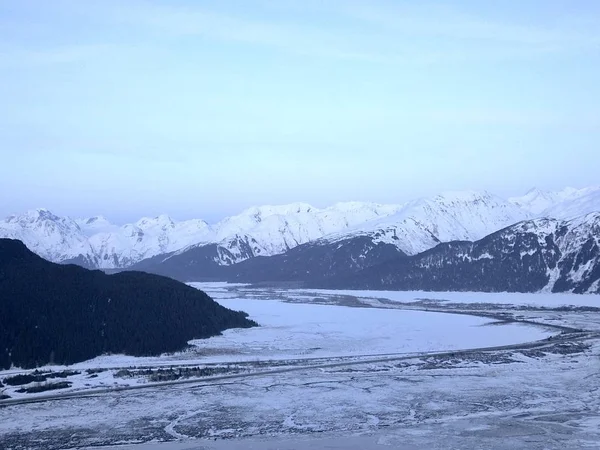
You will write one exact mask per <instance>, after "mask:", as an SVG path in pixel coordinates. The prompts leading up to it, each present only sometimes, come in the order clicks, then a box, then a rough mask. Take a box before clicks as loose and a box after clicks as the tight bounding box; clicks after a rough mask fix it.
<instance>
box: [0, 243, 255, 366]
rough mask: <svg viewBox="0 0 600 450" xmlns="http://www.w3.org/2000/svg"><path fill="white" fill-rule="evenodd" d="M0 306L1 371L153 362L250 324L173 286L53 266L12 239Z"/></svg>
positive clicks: (0, 246)
mask: <svg viewBox="0 0 600 450" xmlns="http://www.w3.org/2000/svg"><path fill="white" fill-rule="evenodd" d="M0 299H1V300H2V301H0V325H1V326H0V368H2V369H8V368H10V367H11V366H13V365H15V366H18V367H24V368H29V367H36V366H40V365H44V364H47V363H56V364H71V363H75V362H78V361H83V360H87V359H90V358H93V357H95V356H99V355H101V354H103V353H125V354H129V355H135V356H144V355H158V354H161V353H164V352H172V351H177V350H181V349H183V348H185V347H186V345H187V342H188V341H189V340H191V339H195V338H206V337H209V336H214V335H217V334H219V333H220V332H221V331H223V330H225V329H228V328H233V327H250V326H255V325H256V324H255V323H254V322H252V321H250V320H248V319H247V318H246V317H247V315H246V314H245V313H242V312H234V311H231V310H228V309H226V308H224V307H222V306H220V305H219V304H218V303H216V302H215V301H214V300H212V299H211V298H210V297H208V296H207V295H206V294H205V293H203V292H201V291H199V290H196V289H194V288H191V287H189V286H187V285H185V284H183V283H179V282H177V281H175V280H172V279H169V278H165V277H160V276H157V275H151V274H147V273H140V272H122V273H118V274H115V275H106V274H105V273H103V272H101V271H97V270H95V271H90V270H87V269H84V268H82V267H78V266H74V265H60V264H55V263H51V262H48V261H46V260H45V259H43V258H41V257H39V256H37V255H35V254H34V253H32V252H31V251H30V250H28V249H27V247H26V246H25V245H24V244H23V243H22V242H20V241H17V240H12V239H0Z"/></svg>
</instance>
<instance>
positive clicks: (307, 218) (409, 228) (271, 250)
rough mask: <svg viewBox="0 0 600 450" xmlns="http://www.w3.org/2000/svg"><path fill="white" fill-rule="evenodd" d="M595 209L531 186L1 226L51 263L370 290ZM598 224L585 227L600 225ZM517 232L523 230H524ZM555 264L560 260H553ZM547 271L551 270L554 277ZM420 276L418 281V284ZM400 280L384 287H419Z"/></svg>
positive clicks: (13, 219)
mask: <svg viewBox="0 0 600 450" xmlns="http://www.w3.org/2000/svg"><path fill="white" fill-rule="evenodd" d="M598 211H600V187H588V188H583V189H574V188H566V189H564V190H562V191H556V192H555V191H542V190H539V189H532V190H531V191H529V192H528V193H526V194H525V195H524V196H522V197H515V198H509V199H503V198H501V197H498V196H495V195H493V194H491V193H488V192H472V191H468V192H446V193H443V194H440V195H437V196H434V197H431V198H421V199H417V200H414V201H410V202H407V203H404V204H397V205H381V204H376V203H364V202H348V203H338V204H335V205H333V206H330V207H328V208H324V209H319V208H315V207H313V206H311V205H308V204H305V203H293V204H290V205H283V206H260V207H253V208H249V209H247V210H245V211H243V212H241V213H240V214H238V215H236V216H232V217H228V218H225V219H223V220H221V221H219V222H217V223H213V224H209V223H207V222H206V221H204V220H201V219H193V220H186V221H180V222H177V221H174V220H173V219H171V218H170V217H168V216H166V215H161V216H158V217H155V218H142V219H140V220H138V221H137V222H135V223H133V224H127V225H123V226H117V225H114V224H112V223H110V222H109V221H108V220H107V219H106V218H104V217H101V216H99V217H92V218H84V219H70V218H68V217H58V216H56V215H54V214H52V213H51V212H50V211H48V210H45V209H39V210H35V211H29V212H27V213H25V214H23V215H19V216H10V217H8V218H7V219H5V220H4V221H3V222H0V237H9V238H13V239H19V240H21V241H23V242H24V243H25V244H26V245H27V246H28V247H29V248H30V249H31V250H32V251H34V252H36V253H38V254H39V255H40V256H42V257H44V258H46V259H49V260H51V261H54V262H60V263H76V264H79V265H82V266H84V267H87V268H102V269H135V270H143V271H148V272H154V273H160V274H164V275H168V276H171V277H174V278H177V279H181V280H185V281H190V280H201V279H223V280H240V281H241V280H246V281H276V280H281V281H291V280H297V281H311V282H314V281H315V280H316V279H321V280H324V279H325V278H327V279H328V282H327V283H330V282H333V280H338V281H336V282H335V283H338V284H337V285H339V286H342V284H339V283H342V280H344V276H346V278H347V276H348V274H349V273H352V274H354V273H357V272H358V271H365V275H364V276H365V278H364V280H365V281H364V285H365V286H367V285H368V286H373V284H374V282H373V280H371V279H370V278H369V276H367V275H366V272H368V271H369V270H371V271H375V270H376V269H375V267H377V270H384V269H383V266H386V267H388V266H389V267H390V270H392V269H391V267H396V266H395V265H397V264H400V262H399V261H404V262H402V264H408V263H409V261H413V263H414V262H415V261H417V260H418V258H419V257H421V256H422V255H424V254H432V252H433V253H435V252H436V251H439V250H440V249H444V248H446V247H447V246H444V245H440V244H444V243H451V242H463V243H467V242H468V243H470V244H469V245H475V243H479V242H481V240H485V239H491V238H490V236H494V235H495V233H496V232H498V231H499V230H504V229H510V227H511V226H515V224H520V223H528V224H534V225H531V226H532V227H534V228H535V229H541V228H540V227H539V226H538V225H535V224H536V223H537V222H536V220H537V221H539V220H546V219H548V220H552V221H553V222H552V223H553V224H554V226H555V227H557V228H556V229H557V230H558V229H566V228H570V227H572V226H571V225H569V224H571V223H575V222H570V221H572V220H573V219H575V218H579V219H578V220H584V219H582V218H584V217H586V216H588V215H589V214H590V213H594V212H598ZM586 220H587V219H586ZM592 222H594V220H592V221H591V222H589V220H588V221H587V222H586V221H584V222H583V223H586V224H588V225H587V226H591V227H592V229H595V228H593V227H594V226H595V225H592V224H591V223H592ZM582 226H584V225H582ZM565 227H566V228H565ZM584 227H585V226H584ZM514 232H515V233H516V234H519V233H520V232H517V229H514ZM540 236H541V234H540ZM546 238H548V236H545V237H544V239H546ZM552 239H553V240H554V241H556V245H558V247H560V253H561V255H563V254H564V249H565V248H566V247H565V246H567V244H568V242H563V241H560V239H558V237H557V235H556V234H553V235H552ZM557 239H558V240H559V241H560V242H558V241H557ZM452 245H454V244H452ZM464 245H467V244H464ZM477 245H479V244H477ZM499 245H507V244H506V242H505V243H504V244H499ZM561 246H562V247H561ZM452 248H454V247H452ZM473 248H475V247H473ZM477 248H479V247H477ZM524 251H528V252H531V251H532V250H531V248H529V249H528V250H524ZM428 252H429V253H428ZM567 253H568V252H567ZM447 256H448V257H450V254H447ZM548 264H550V266H552V264H553V263H552V262H551V261H550V260H549V262H548ZM550 266H547V267H546V271H547V272H551V271H552V269H551V268H550ZM401 267H404V268H403V269H402V270H401V272H402V273H407V272H406V268H405V266H401ZM540 267H541V265H540ZM370 268H373V269H370ZM397 269H398V270H400V266H398V268H397ZM540 270H541V269H540ZM430 272H431V273H433V272H432V271H430ZM372 273H375V272H372ZM552 277H554V278H556V280H558V279H559V278H560V277H559V276H557V275H552ZM554 278H553V279H554ZM359 279H362V278H360V277H353V280H354V282H353V283H350V282H349V281H348V280H347V281H346V282H344V283H345V285H350V284H352V285H357V284H356V283H359V281H358V280H359ZM388 279H389V280H391V278H389V277H388ZM415 279H416V278H415V276H414V274H413V275H411V280H415ZM367 280H370V281H367ZM394 280H395V281H394V282H392V281H390V282H389V284H387V286H389V287H390V288H391V287H392V286H396V285H397V286H400V288H403V287H402V286H408V285H410V286H413V288H414V286H416V284H415V283H412V282H411V283H412V284H411V283H408V282H407V281H406V280H404V281H403V282H400V281H399V279H397V278H394ZM426 281H427V280H426V279H425V278H423V281H422V284H423V286H422V287H425V288H426V287H427V286H430V285H431V286H433V285H434V284H435V283H433V284H431V283H428V282H426ZM323 283H324V281H323ZM548 283H549V281H548V280H546V284H545V285H544V286H541V287H539V289H542V288H548ZM375 284H376V283H375ZM380 284H382V283H380ZM382 285H383V284H382ZM536 286H537V285H536ZM558 286H561V284H560V283H559V284H558ZM456 288H457V289H460V287H456ZM490 289H491V290H495V289H492V288H490ZM550 289H552V288H550ZM573 289H575V288H571V290H573ZM488 290H489V289H488ZM588 290H589V289H588ZM588 290H586V292H587V291H588Z"/></svg>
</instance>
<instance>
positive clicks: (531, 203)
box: [508, 186, 600, 219]
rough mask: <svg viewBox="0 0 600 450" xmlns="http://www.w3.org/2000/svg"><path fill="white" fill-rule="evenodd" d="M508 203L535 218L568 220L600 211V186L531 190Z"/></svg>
mask: <svg viewBox="0 0 600 450" xmlns="http://www.w3.org/2000/svg"><path fill="white" fill-rule="evenodd" d="M508 201H509V202H511V203H513V204H514V205H516V206H519V207H520V208H523V209H525V210H527V211H530V212H531V213H533V214H534V215H535V216H536V217H549V218H554V219H569V218H573V217H579V216H582V215H585V214H589V213H592V212H596V211H600V186H591V187H586V188H583V189H575V188H571V187H569V188H566V189H563V190H562V191H542V190H540V189H532V190H530V191H529V192H527V194H525V195H524V196H522V197H513V198H509V199H508Z"/></svg>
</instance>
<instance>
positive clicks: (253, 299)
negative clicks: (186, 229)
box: [0, 283, 600, 450]
mask: <svg viewBox="0 0 600 450" xmlns="http://www.w3.org/2000/svg"><path fill="white" fill-rule="evenodd" d="M194 286H196V287H199V288H200V287H201V288H202V289H203V290H205V291H206V292H208V293H209V295H210V296H211V297H213V298H215V299H217V300H218V301H219V302H220V303H221V304H222V305H224V306H227V307H230V308H233V309H238V308H241V307H243V308H244V309H245V310H247V312H249V313H250V318H251V319H254V320H256V321H258V322H259V324H261V325H262V327H259V328H251V329H248V330H237V329H236V330H229V331H226V332H225V333H224V334H223V335H222V336H217V337H213V338H210V339H208V340H202V341H195V342H193V344H194V347H195V349H194V351H192V352H184V353H179V354H172V355H165V356H161V357H152V358H132V357H123V356H118V355H115V356H105V357H101V358H98V359H95V360H90V361H86V362H83V363H78V364H75V365H73V366H69V367H68V369H70V370H76V371H80V372H81V373H82V374H85V373H86V372H85V370H89V369H94V370H98V371H99V372H97V373H98V377H97V378H93V379H87V380H85V383H88V384H89V385H88V386H85V383H84V382H82V381H83V377H82V378H81V381H78V380H77V376H75V377H73V378H72V379H73V380H74V383H73V387H72V388H71V389H70V390H69V391H67V392H65V393H62V394H61V393H58V392H53V393H50V394H49V393H45V394H21V396H20V397H14V398H13V399H11V401H13V402H14V403H13V404H12V405H11V403H2V402H7V401H9V400H3V401H0V405H2V407H0V418H1V420H0V423H1V424H2V425H1V426H0V427H1V429H0V431H1V433H0V436H1V437H0V440H1V441H2V444H3V446H4V447H6V448H12V449H15V450H16V449H23V448H29V446H31V445H32V443H33V442H44V443H45V444H44V445H45V447H44V448H47V449H54V448H63V447H64V445H65V443H67V444H68V446H70V447H86V446H89V447H90V448H97V446H106V445H109V446H110V448H119V449H121V448H128V449H129V448H137V446H135V445H134V446H133V447H129V444H128V443H131V444H133V443H138V444H139V443H140V442H146V443H149V442H151V441H154V442H155V443H154V444H147V445H153V446H154V447H155V448H156V449H157V450H168V449H171V448H172V449H176V448H203V449H213V448H214V449H218V448H223V449H234V448H247V447H244V446H249V445H254V446H257V447H259V448H267V447H268V446H270V445H277V446H278V448H290V449H291V448H310V447H311V446H314V445H324V446H325V445H327V446H331V448H345V447H344V445H364V447H363V448H379V446H380V445H394V443H395V442H396V443H398V442H403V443H404V444H409V443H410V442H414V443H415V445H417V444H418V445H419V446H422V445H425V444H428V445H429V444H430V445H431V448H442V447H439V446H440V445H442V444H441V443H442V442H444V443H445V444H447V442H448V441H446V439H450V440H451V441H450V442H452V443H453V445H468V444H469V442H473V440H476V441H477V442H483V443H485V442H487V440H490V442H492V440H494V439H497V437H498V436H499V435H506V439H505V440H503V443H502V445H505V447H497V444H496V447H495V448H507V449H508V448H526V447H519V445H524V443H525V442H526V443H527V444H528V445H530V447H528V448H538V447H536V446H537V445H539V446H540V447H539V448H560V445H564V443H565V442H570V443H573V442H575V443H577V444H578V445H579V446H580V447H585V445H586V442H588V443H589V442H593V441H594V439H598V437H599V436H598V434H597V433H598V432H597V428H596V429H594V426H593V423H594V422H593V421H594V420H595V417H597V415H598V413H599V412H600V410H599V408H600V403H599V402H597V401H596V400H594V398H595V396H594V394H593V392H595V390H597V389H599V388H600V385H599V384H598V383H600V379H598V377H597V373H598V368H600V366H599V365H598V364H599V363H598V357H597V355H598V352H599V351H600V326H599V325H598V320H597V319H598V317H599V316H598V315H599V314H600V309H599V308H598V307H596V306H594V304H595V298H596V296H582V295H572V294H545V295H544V294H481V293H443V292H440V293H425V292H413V293H409V292H404V293H402V292H385V291H382V292H376V291H328V290H318V291H313V290H302V289H298V290H287V289H281V288H255V287H252V286H250V285H229V284H225V283H209V284H207V283H201V284H194ZM428 294H429V295H428ZM301 311H305V313H301ZM328 311H331V312H330V313H329V312H328ZM407 314H408V315H407ZM413 314H414V317H412V316H411V315H413ZM421 315H425V316H426V318H425V319H424V320H419V319H418V318H419V317H420V316H421ZM425 316H424V317H425ZM438 316H439V320H440V321H441V322H440V323H443V324H444V326H443V327H442V326H438V325H437V319H436V318H437V317H438ZM461 330H462V331H461ZM185 367H188V368H191V367H205V368H208V367H211V368H220V369H222V370H223V371H224V372H223V373H221V374H216V375H215V374H212V375H208V376H204V377H195V378H194V377H190V378H185V379H176V380H171V381H163V382H156V381H152V380H150V378H149V375H148V374H149V373H155V374H157V373H159V371H160V370H163V373H167V372H168V371H171V372H173V371H175V372H176V371H177V370H178V369H184V368H185ZM46 369H47V370H55V371H58V370H62V369H65V368H64V367H63V368H59V367H48V368H42V370H46ZM124 370H129V371H130V372H131V374H133V375H132V376H129V375H127V376H125V377H124V376H123V371H124ZM118 372H121V374H120V376H115V374H116V373H118ZM12 375H13V376H14V372H13V373H12ZM1 376H2V377H5V376H9V372H2V374H1ZM94 380H97V382H99V383H100V382H101V383H102V384H96V385H94V383H95V382H94ZM115 383H116V384H115ZM153 383H155V384H153ZM100 386H102V387H103V389H102V390H99V389H98V387H100ZM38 395H39V396H40V397H39V398H37V399H36V398H35V396H38ZM20 399H23V400H24V401H23V402H22V403H20V402H19V400H20ZM30 401H33V403H30ZM559 403H560V405H561V408H560V409H561V411H563V412H562V413H560V414H558V413H556V412H555V410H556V408H557V404H559ZM125 411H126V412H125ZM553 411H554V412H553ZM125 415H126V417H127V419H125ZM109 430H110V431H109ZM509 430H513V432H509ZM519 430H521V431H519ZM525 430H526V431H525ZM524 432H525V433H526V435H527V436H528V437H527V439H526V440H525V441H524V440H523V433H524ZM342 436H346V437H350V436H351V440H350V441H345V440H344V439H345V438H342ZM441 437H442V438H441ZM215 439H217V440H216V441H215ZM413 440H414V441H413ZM156 441H160V442H162V443H159V442H156ZM52 442H57V443H58V442H60V443H61V444H57V445H60V446H59V447H53V444H52ZM177 442H180V443H181V444H177ZM542 443H544V447H542ZM549 443H550V444H549ZM179 445H183V447H178V446H179ZM144 448H146V447H145V446H144ZM148 448H153V447H148ZM350 448H352V447H350Z"/></svg>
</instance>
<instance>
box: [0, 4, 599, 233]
mask: <svg viewBox="0 0 600 450" xmlns="http://www.w3.org/2000/svg"><path fill="white" fill-rule="evenodd" d="M598 80H600V2H597V1H595V0H589V1H583V0H564V1H558V0H506V1H496V2H482V1H479V0H456V1H438V2H430V1H428V0H425V1H419V2H415V1H401V0H368V1H367V0H320V1H319V0H219V1H216V0H215V1H208V0H204V1H203V0H169V1H167V0H163V1H159V0H128V1H121V0H86V1H80V0H53V1H51V2H50V1H46V0H39V1H32V0H0V190H1V191H2V196H1V197H0V216H6V215H8V214H12V213H20V212H24V211H25V210H28V209H32V208H38V207H45V208H48V209H50V210H52V211H53V212H55V213H57V214H62V215H69V216H72V217H87V216H94V215H99V214H102V215H105V216H107V217H108V218H109V219H111V220H112V221H113V222H115V223H125V222H129V221H134V220H136V219H138V218H139V217H141V216H154V215H158V214H161V213H168V214H170V215H171V216H173V217H175V218H177V219H187V218H203V219H205V220H208V221H214V220H218V219H220V218H222V217H224V216H227V215H232V214H235V213H238V212H240V211H241V210H242V209H245V208H247V207H250V206H252V205H262V204H284V203H291V202H297V201H302V202H308V203H311V204H313V205H315V206H317V207H325V206H327V205H330V204H333V203H335V202H339V201H350V200H359V201H373V202H379V203H401V202H404V201H408V200H411V199H414V198H417V197H422V196H430V195H434V194H437V193H439V192H443V191H449V190H465V189H470V190H488V191H490V192H493V193H495V194H497V195H500V196H505V197H507V196H511V195H518V194H523V193H525V191H527V190H528V189H530V188H532V187H534V186H535V187H539V188H542V189H561V188H563V187H565V186H574V187H584V186H588V185H597V184H600V176H599V175H598V173H599V170H598V169H599V168H600V148H599V142H600V83H599V82H598Z"/></svg>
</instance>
